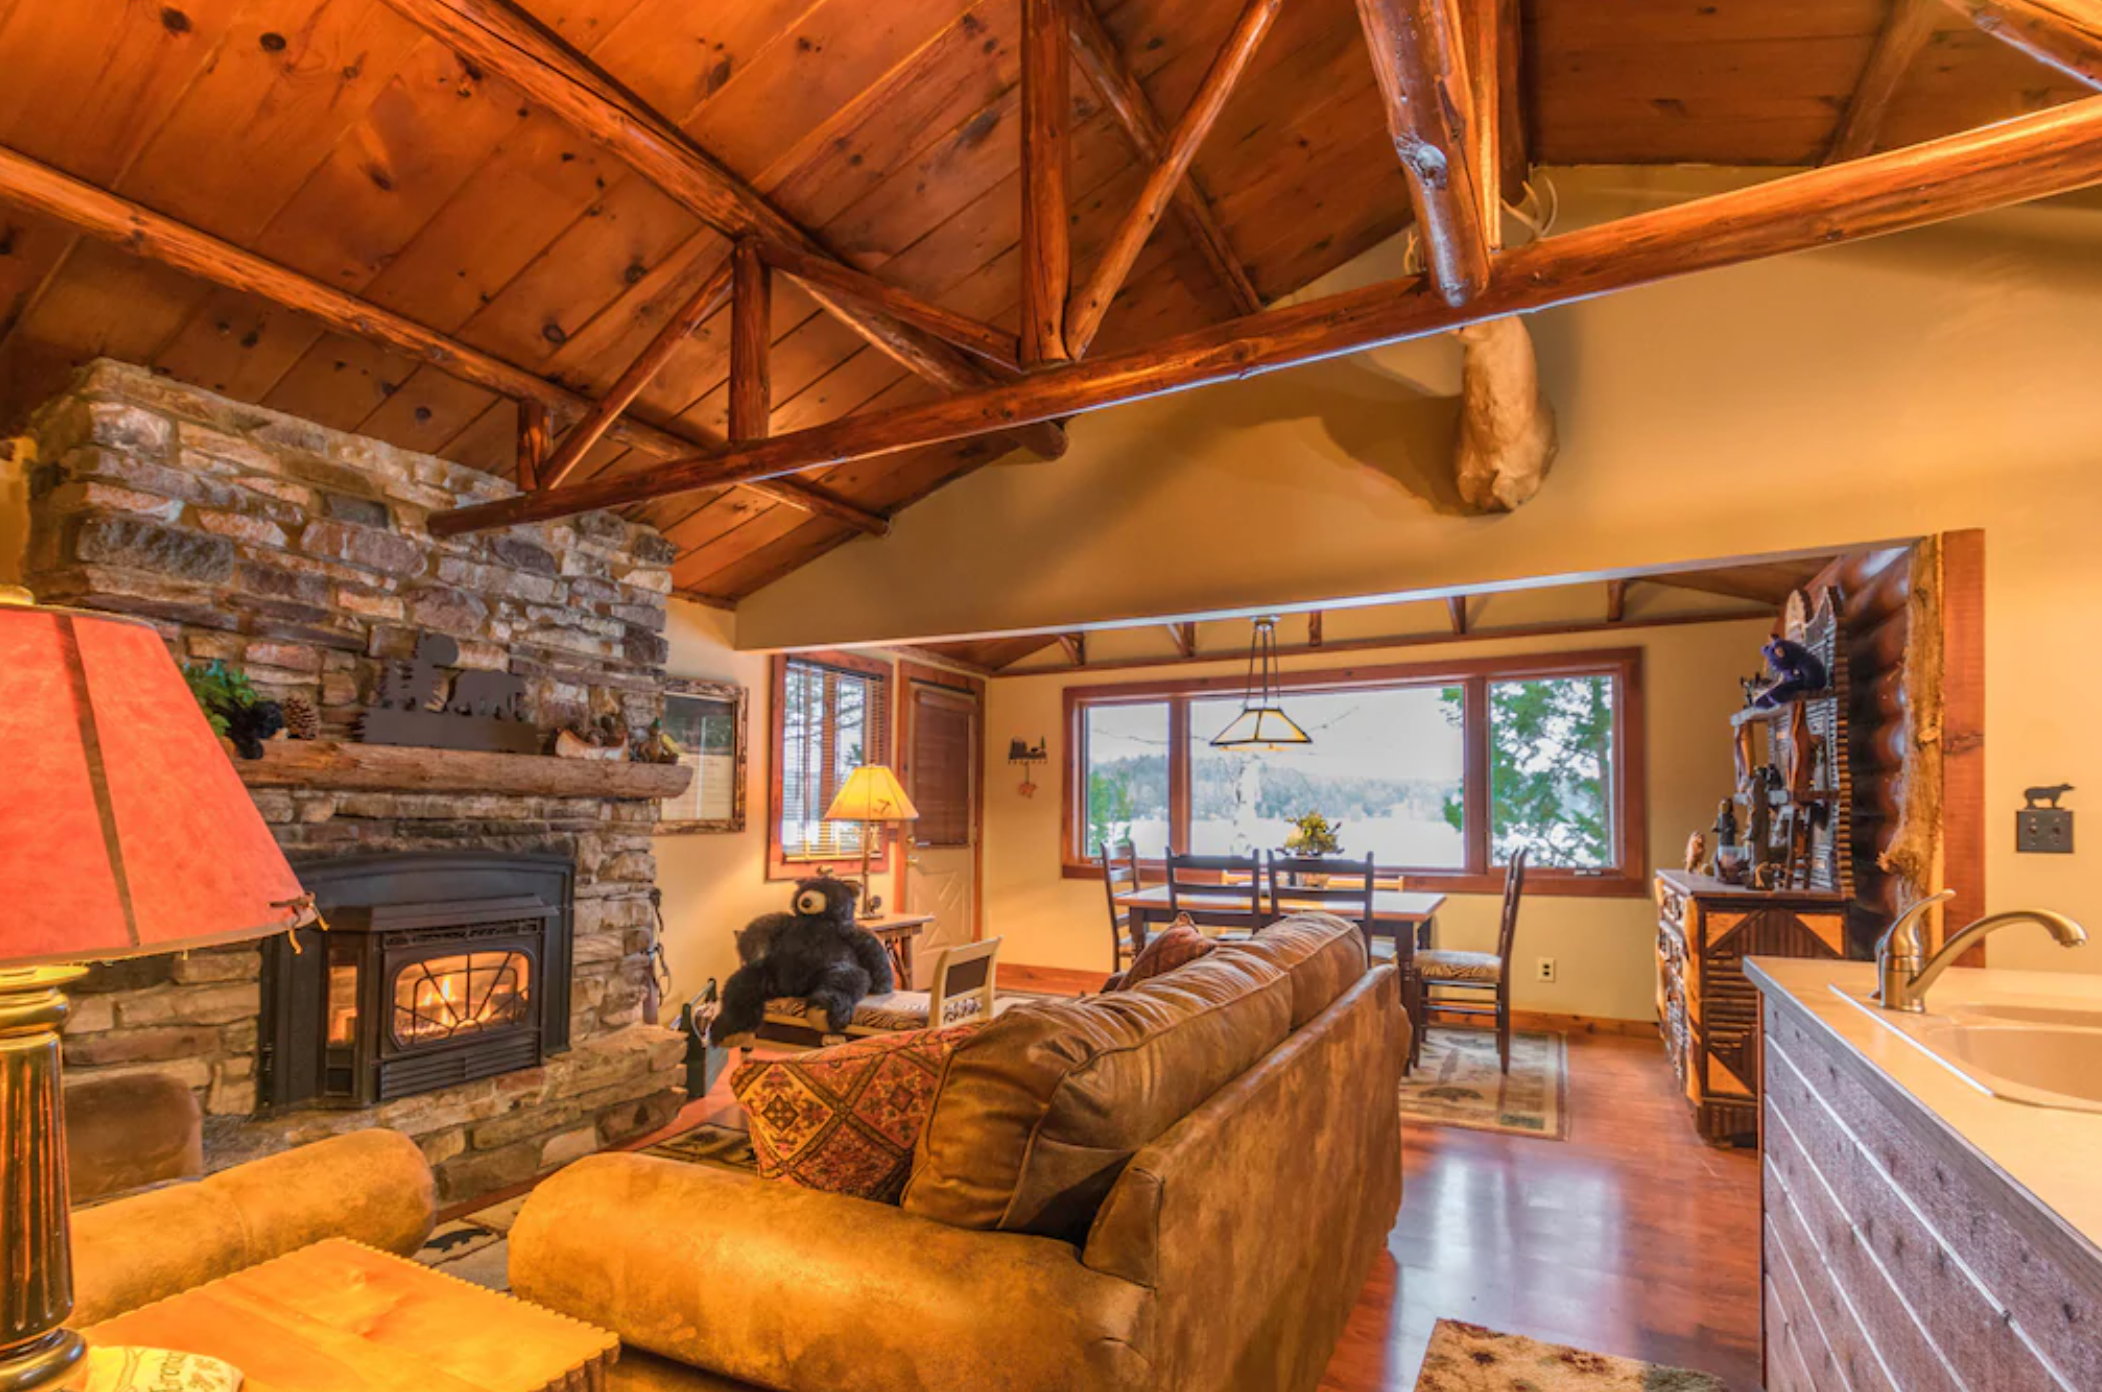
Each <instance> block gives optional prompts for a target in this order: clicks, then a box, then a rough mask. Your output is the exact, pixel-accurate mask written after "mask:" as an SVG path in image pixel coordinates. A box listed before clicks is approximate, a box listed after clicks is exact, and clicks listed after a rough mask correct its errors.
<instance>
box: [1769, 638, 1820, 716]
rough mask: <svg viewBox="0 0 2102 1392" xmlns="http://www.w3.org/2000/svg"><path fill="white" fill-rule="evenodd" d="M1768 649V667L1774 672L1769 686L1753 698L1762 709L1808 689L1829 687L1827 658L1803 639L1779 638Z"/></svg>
mask: <svg viewBox="0 0 2102 1392" xmlns="http://www.w3.org/2000/svg"><path fill="white" fill-rule="evenodd" d="M1764 652H1765V654H1766V665H1767V668H1768V670H1770V671H1771V672H1772V673H1773V674H1774V676H1773V680H1772V681H1770V682H1768V683H1767V684H1766V689H1765V690H1763V691H1761V692H1760V693H1759V694H1758V695H1757V696H1755V697H1753V698H1752V704H1753V705H1755V706H1757V707H1758V708H1759V709H1760V710H1772V709H1773V708H1774V707H1775V706H1778V705H1781V704H1783V703H1784V702H1787V701H1791V700H1793V699H1795V698H1796V697H1798V696H1801V695H1804V694H1805V693H1808V692H1812V691H1823V690H1824V689H1825V663H1824V659H1822V658H1820V657H1819V656H1818V655H1817V654H1816V653H1814V652H1812V651H1810V649H1808V648H1806V647H1804V646H1803V645H1802V644H1801V643H1791V642H1789V641H1788V640H1787V639H1786V638H1776V639H1774V640H1773V641H1772V642H1771V643H1768V644H1767V645H1766V647H1765V649H1764Z"/></svg>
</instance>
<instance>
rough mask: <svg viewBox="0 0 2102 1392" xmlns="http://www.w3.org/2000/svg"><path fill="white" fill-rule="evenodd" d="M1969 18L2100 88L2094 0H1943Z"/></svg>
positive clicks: (2101, 59) (2101, 46)
mask: <svg viewBox="0 0 2102 1392" xmlns="http://www.w3.org/2000/svg"><path fill="white" fill-rule="evenodd" d="M1948 2H1949V4H1951V5H1953V6H1955V8H1956V9H1957V10H1958V11H1959V12H1961V13H1963V14H1965V15H1968V16H1969V17H1970V21H1971V23H1973V24H1975V25H1977V26H1978V27H1979V28H1980V29H1982V30H1984V31H1985V32H1986V33H1988V34H1991V35H1992V36H1993V37H1994V38H1996V39H1999V40H2000V41H2002V42H2003V43H2008V44H2012V45H2013V46H2014V47H2016V48H2018V49H2020V50H2021V51H2022V52H2024V53H2026V54H2028V55H2029V56H2030V57H2031V58H2034V59H2035V60H2036V61H2037V62H2039V63H2042V64H2044V65H2045V66H2046V67H2052V68H2056V69H2058V71H2060V72H2062V73H2064V74H2066V75H2067V76H2068V77H2073V78H2077V79H2079V80H2080V81H2081V82H2084V83H2086V84H2087V85H2088V86H2090V87H2102V4H2098V3H2097V0H1948Z"/></svg>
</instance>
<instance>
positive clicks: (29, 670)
mask: <svg viewBox="0 0 2102 1392" xmlns="http://www.w3.org/2000/svg"><path fill="white" fill-rule="evenodd" d="M26 600H27V595H26V593H25V592H22V591H19V590H15V591H9V590H7V589H6V588H5V587H0V905H5V906H6V907H5V911H4V912H0V967H21V966H36V965H46V964H56V963H80V962H96V961H106V960H110V959H113V958H119V957H135V956H140V955H143V954H147V953H160V952H180V951H183V950H186V949H189V948H197V947H209V946H212V945H214V944H219V943H229V942H240V941H245V940H247V939H251V938H259V937H265V936H268V935H270V934H273V933H280V932H283V931H285V930H287V929H289V928H293V927H296V926H298V925H299V924H301V923H303V922H305V921H307V920H308V919H309V918H310V917H311V910H310V908H309V905H310V903H311V901H310V900H309V899H308V897H307V896H306V894H305V893H304V891H302V890H301V889H300V886H299V879H298V877H297V876H296V875H294V874H293V872H292V867H291V866H290V865H288V864H287V863H286V861H285V857H284V854H283V852H281V851H280V850H279V849H278V847H277V842H276V841H275V840H274V839H272V837H271V835H270V829H269V828H268V827H267V826H266V825H264V822H263V818H262V816H261V814H260V813H258V812H257V811H256V806H255V802H254V800H253V799H251V798H250V797H249V795H248V789H247V787H246V786H245V785H243V784H242V782H241V778H240V775H239V774H237V773H236V772H234V767H233V764H232V762H231V761H230V760H229V759H228V758H227V754H226V751H225V749H224V747H223V746H222V745H221V744H220V742H219V738H218V736H217V735H215V734H213V733H212V727H211V725H210V724H209V723H208V722H207V721H206V720H205V717H204V713H203V711H201V710H200V709H198V706H197V702H196V700H195V699H194V698H192V696H191V695H190V690H189V686H188V684H187V683H186V682H185V681H184V680H183V675H182V672H181V671H180V670H179V669H178V668H177V667H176V665H175V662H174V659H172V658H171V657H169V656H168V650H167V648H166V647H165V646H164V645H163V643H162V641H161V637H160V634H159V633H158V632H157V631H155V630H154V629H153V628H152V627H151V626H150V625H148V624H145V623H142V622H139V621H136V620H132V619H123V618H116V617H112V616H110V615H105V614H91V613H82V612H77V611H72V610H66V609H50V608H40V607H36V606H34V605H31V604H28V603H26V602H25V601H26Z"/></svg>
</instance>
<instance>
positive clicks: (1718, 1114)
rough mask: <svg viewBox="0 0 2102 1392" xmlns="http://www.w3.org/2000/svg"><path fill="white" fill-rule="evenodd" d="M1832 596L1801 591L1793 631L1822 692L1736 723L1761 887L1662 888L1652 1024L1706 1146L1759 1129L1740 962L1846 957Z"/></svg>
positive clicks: (1849, 789)
mask: <svg viewBox="0 0 2102 1392" xmlns="http://www.w3.org/2000/svg"><path fill="white" fill-rule="evenodd" d="M1838 600H1839V596H1838V594H1837V592H1836V591H1835V590H1834V589H1832V588H1830V587H1821V588H1820V589H1819V591H1818V596H1817V601H1816V607H1815V609H1814V611H1813V610H1810V608H1809V606H1808V605H1807V603H1806V602H1805V598H1804V596H1803V595H1801V594H1800V593H1798V594H1797V595H1795V596H1793V597H1792V598H1791V600H1790V603H1789V606H1788V609H1789V612H1788V617H1787V620H1786V623H1785V632H1786V636H1787V637H1788V638H1789V639H1791V640H1793V641H1795V642H1797V643H1800V644H1801V645H1802V646H1803V647H1805V648H1807V649H1808V650H1809V651H1810V652H1812V653H1814V654H1815V655H1816V656H1817V658H1818V660H1819V662H1820V663H1822V664H1823V666H1824V669H1825V684H1824V685H1823V686H1822V687H1821V688H1819V689H1817V690H1815V691H1808V692H1804V693H1802V694H1800V695H1797V696H1795V697H1793V698H1791V699H1788V700H1786V701H1782V702H1780V703H1778V704H1776V705H1774V706H1772V707H1762V706H1754V705H1750V704H1748V705H1747V706H1746V708H1745V709H1744V710H1741V711H1739V712H1738V713H1737V715H1736V717H1735V718H1734V719H1733V720H1732V721H1731V728H1732V731H1733V735H1734V738H1735V741H1736V766H1737V787H1736V792H1735V806H1736V808H1737V809H1738V810H1739V811H1741V813H1742V814H1743V819H1744V826H1745V839H1744V849H1743V852H1742V853H1743V854H1744V855H1745V856H1746V858H1747V860H1748V866H1747V868H1746V870H1745V871H1744V872H1743V873H1744V875H1745V877H1746V878H1753V873H1752V872H1754V871H1756V872H1757V873H1756V884H1749V883H1732V882H1729V881H1727V880H1724V879H1720V878H1717V877H1716V876H1714V875H1711V874H1705V873H1695V872H1690V871H1681V870H1666V871H1662V872H1660V873H1659V874H1658V875H1657V879H1656V896H1657V1024H1658V1028H1659V1030H1660V1031H1661V1032H1662V1033H1663V1035H1664V1047H1665V1050H1666V1052H1667V1053H1669V1054H1670V1055H1671V1061H1672V1067H1673V1069H1674V1070H1675V1071H1676V1072H1677V1073H1678V1076H1679V1083H1680V1085H1681V1086H1682V1087H1683V1088H1684V1089H1685V1090H1686V1100H1687V1101H1688V1102H1689V1103H1690V1104H1691V1105H1692V1107H1693V1114H1694V1123H1695V1125H1696V1126H1697V1127H1698V1128H1699V1130H1700V1133H1701V1135H1702V1136H1703V1137H1705V1138H1706V1139H1708V1140H1711V1141H1729V1140H1750V1139H1752V1138H1753V1137H1755V1136H1756V1135H1757V1134H1758V1129H1759V1069H1760V1063H1759V993H1758V991H1757V990H1756V989H1754V987H1753V986H1752V983H1751V982H1750V981H1748V980H1747V979H1746V978H1745V975H1744V959H1745V958H1747V957H1825V958H1833V957H1845V956H1847V955H1848V954H1847V926H1846V925H1847V905H1848V902H1849V901H1850V900H1851V899H1852V898H1853V896H1854V871H1853V859H1854V857H1853V846H1852V840H1853V836H1852V832H1853V778H1852V759H1851V754H1850V750H1849V747H1848V738H1847V727H1848V713H1849V704H1850V698H1851V694H1852V693H1851V691H1850V684H1849V680H1848V666H1849V663H1848V653H1847V646H1846V644H1845V643H1844V642H1843V641H1842V634H1841V632H1840V620H1839V615H1838V613H1837V612H1836V611H1837V606H1838Z"/></svg>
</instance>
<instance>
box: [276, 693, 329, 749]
mask: <svg viewBox="0 0 2102 1392" xmlns="http://www.w3.org/2000/svg"><path fill="white" fill-rule="evenodd" d="M282 704H283V706H284V710H285V737H286V738H287V739H296V740H310V739H320V738H321V712H320V711H318V710H316V709H315V708H314V698H313V697H311V696H287V697H285V699H284V701H283V703H282Z"/></svg>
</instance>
